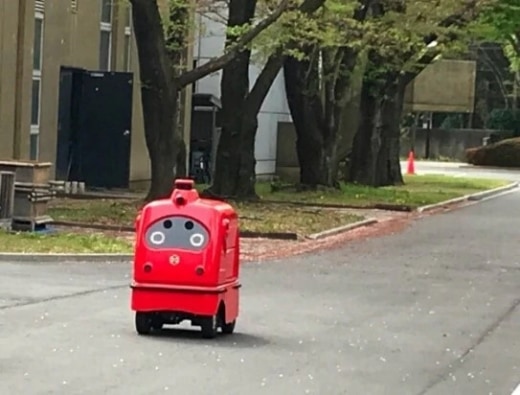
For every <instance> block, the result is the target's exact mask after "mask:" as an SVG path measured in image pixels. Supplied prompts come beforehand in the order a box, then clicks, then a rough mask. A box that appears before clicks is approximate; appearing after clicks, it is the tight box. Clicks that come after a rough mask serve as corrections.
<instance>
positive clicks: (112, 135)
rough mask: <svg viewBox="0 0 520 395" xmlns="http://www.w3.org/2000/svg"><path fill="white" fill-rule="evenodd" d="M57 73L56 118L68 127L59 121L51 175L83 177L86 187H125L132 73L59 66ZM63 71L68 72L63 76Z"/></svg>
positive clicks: (129, 135) (130, 123)
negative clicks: (53, 173)
mask: <svg viewBox="0 0 520 395" xmlns="http://www.w3.org/2000/svg"><path fill="white" fill-rule="evenodd" d="M62 73H63V76H62V81H61V86H60V97H61V96H63V97H64V98H63V100H60V111H59V112H60V114H59V115H60V124H63V125H69V126H70V127H69V128H68V129H69V130H68V131H65V129H67V127H62V129H64V130H62V132H61V135H60V134H59V136H58V149H57V158H56V162H57V166H56V167H57V170H56V173H57V177H58V175H62V176H63V178H62V179H66V180H69V181H84V182H85V184H86V186H87V187H95V188H127V187H128V179H129V173H130V144H131V129H132V92H133V88H132V85H133V75H132V73H120V72H92V71H85V70H77V69H62ZM67 73H69V74H72V75H71V76H70V77H69V76H68V75H67ZM69 90H70V91H71V94H70V102H69V103H67V102H66V99H65V98H66V97H68V96H69V95H67V92H68V91H69ZM62 92H63V95H62ZM67 117H69V118H70V119H68V118H67ZM62 121H63V122H62ZM65 164H66V165H65ZM65 176H66V177H65Z"/></svg>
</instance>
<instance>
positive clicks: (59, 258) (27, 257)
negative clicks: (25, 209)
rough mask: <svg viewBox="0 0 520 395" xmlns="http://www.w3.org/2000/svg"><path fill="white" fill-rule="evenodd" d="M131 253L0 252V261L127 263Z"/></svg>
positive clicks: (131, 256) (131, 255) (130, 259)
mask: <svg viewBox="0 0 520 395" xmlns="http://www.w3.org/2000/svg"><path fill="white" fill-rule="evenodd" d="M133 257H134V256H133V254H31V253H15V252H13V253H7V252H2V253H0V262H26V263H57V262H89V263H98V262H99V263H106V262H117V263H128V262H131V261H132V259H133Z"/></svg>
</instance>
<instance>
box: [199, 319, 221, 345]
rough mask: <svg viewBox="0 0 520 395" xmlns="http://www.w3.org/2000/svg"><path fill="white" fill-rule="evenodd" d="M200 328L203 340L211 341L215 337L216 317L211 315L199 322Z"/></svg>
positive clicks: (216, 328)
mask: <svg viewBox="0 0 520 395" xmlns="http://www.w3.org/2000/svg"><path fill="white" fill-rule="evenodd" d="M200 328H201V331H202V337H203V338H205V339H213V338H214V337H215V336H217V331H218V317H217V316H216V315H212V316H209V317H204V318H203V319H202V320H201V323H200Z"/></svg>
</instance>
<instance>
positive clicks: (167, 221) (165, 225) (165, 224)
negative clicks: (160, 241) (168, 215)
mask: <svg viewBox="0 0 520 395" xmlns="http://www.w3.org/2000/svg"><path fill="white" fill-rule="evenodd" d="M163 226H164V227H165V229H170V228H171V227H172V221H170V220H169V219H167V220H166V221H164V223H163Z"/></svg>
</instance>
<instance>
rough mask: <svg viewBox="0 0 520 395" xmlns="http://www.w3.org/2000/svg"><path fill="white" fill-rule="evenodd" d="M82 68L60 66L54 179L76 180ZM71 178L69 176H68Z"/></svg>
mask: <svg viewBox="0 0 520 395" xmlns="http://www.w3.org/2000/svg"><path fill="white" fill-rule="evenodd" d="M83 72H84V70H83V69H78V68H73V67H62V68H61V70H60V95H59V110H58V138H57V142H58V144H57V147H56V179H57V180H63V181H70V180H72V179H75V180H77V178H74V177H77V161H76V160H75V150H76V145H77V144H76V141H77V139H76V132H77V125H76V124H77V121H78V116H77V114H78V105H79V98H80V97H81V74H82V73H83ZM69 176H70V177H72V178H70V177H69Z"/></svg>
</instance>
